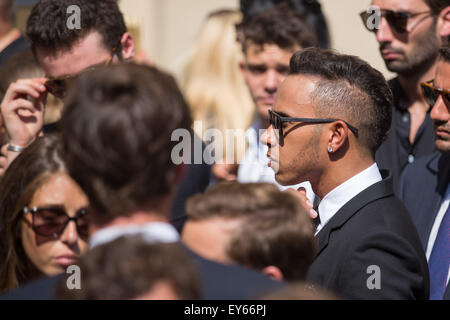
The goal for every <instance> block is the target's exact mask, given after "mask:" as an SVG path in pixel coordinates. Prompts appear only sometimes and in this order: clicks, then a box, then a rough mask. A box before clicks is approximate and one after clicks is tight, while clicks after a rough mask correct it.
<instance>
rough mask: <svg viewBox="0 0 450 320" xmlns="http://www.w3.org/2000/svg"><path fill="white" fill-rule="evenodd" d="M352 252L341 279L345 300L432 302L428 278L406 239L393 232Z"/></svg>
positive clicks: (370, 237) (367, 239) (369, 237)
mask: <svg viewBox="0 0 450 320" xmlns="http://www.w3.org/2000/svg"><path fill="white" fill-rule="evenodd" d="M348 252H349V256H348V257H347V259H346V260H345V261H346V262H345V263H344V266H343V269H342V271H341V276H340V277H339V286H340V288H341V290H340V294H341V295H342V296H343V297H344V298H349V299H390V300H391V299H408V300H412V299H428V290H429V288H428V281H429V280H428V275H427V274H424V272H423V266H422V268H421V265H420V262H419V261H420V259H419V258H418V254H417V251H416V250H415V249H414V248H413V247H412V246H411V245H410V244H409V243H408V242H407V241H405V240H404V239H403V238H401V237H399V236H397V235H396V234H393V233H390V232H380V233H374V234H368V235H367V236H365V237H364V238H363V239H361V241H359V243H358V244H356V246H355V248H354V249H353V250H349V251H348ZM378 267H379V269H378ZM377 269H378V270H379V273H378V270H377ZM377 274H378V275H377ZM378 276H379V279H380V281H379V286H377V277H378Z"/></svg>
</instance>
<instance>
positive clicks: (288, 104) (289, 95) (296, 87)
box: [273, 75, 318, 116]
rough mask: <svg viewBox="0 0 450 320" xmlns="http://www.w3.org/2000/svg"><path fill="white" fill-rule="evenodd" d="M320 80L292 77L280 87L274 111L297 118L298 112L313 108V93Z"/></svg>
mask: <svg viewBox="0 0 450 320" xmlns="http://www.w3.org/2000/svg"><path fill="white" fill-rule="evenodd" d="M317 81H318V79H317V78H316V77H310V76H304V75H290V76H288V77H287V78H286V79H285V80H284V81H283V83H282V84H281V85H280V87H279V89H278V93H277V97H276V102H275V105H274V108H273V109H274V110H275V111H277V112H283V113H286V114H288V115H289V116H295V115H296V114H297V111H298V110H300V109H302V108H304V107H305V106H311V103H312V98H311V93H312V92H313V91H314V89H315V88H316V85H317Z"/></svg>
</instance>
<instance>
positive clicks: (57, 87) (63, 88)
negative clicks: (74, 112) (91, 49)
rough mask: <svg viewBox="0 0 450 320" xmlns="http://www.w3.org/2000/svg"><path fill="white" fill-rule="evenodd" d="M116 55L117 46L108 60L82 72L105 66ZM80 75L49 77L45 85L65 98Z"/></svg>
mask: <svg viewBox="0 0 450 320" xmlns="http://www.w3.org/2000/svg"><path fill="white" fill-rule="evenodd" d="M115 55H116V48H113V49H112V50H111V57H110V58H109V59H108V60H107V61H105V62H103V63H99V64H97V65H94V66H91V67H88V68H86V69H85V70H83V71H82V72H81V73H84V72H88V71H90V70H95V69H97V68H100V67H101V66H104V67H107V66H109V65H110V64H111V63H112V61H113V59H114V56H115ZM81 73H80V74H81ZM78 76H79V74H76V75H67V76H64V77H60V78H53V79H49V80H47V81H46V82H45V83H44V86H45V88H46V89H47V91H48V92H50V93H51V94H52V95H54V96H55V97H57V98H60V99H64V98H65V96H66V93H67V89H68V88H70V86H71V85H72V84H73V82H74V81H75V80H76V79H77V77H78Z"/></svg>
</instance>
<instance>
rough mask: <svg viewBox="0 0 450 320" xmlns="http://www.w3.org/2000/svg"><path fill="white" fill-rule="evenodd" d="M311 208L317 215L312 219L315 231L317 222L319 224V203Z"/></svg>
mask: <svg viewBox="0 0 450 320" xmlns="http://www.w3.org/2000/svg"><path fill="white" fill-rule="evenodd" d="M313 209H314V210H315V211H316V212H317V217H315V218H314V219H313V223H314V226H315V227H316V229H315V230H316V231H317V227H318V226H319V224H320V216H319V204H317V205H316V206H315V207H314V208H313Z"/></svg>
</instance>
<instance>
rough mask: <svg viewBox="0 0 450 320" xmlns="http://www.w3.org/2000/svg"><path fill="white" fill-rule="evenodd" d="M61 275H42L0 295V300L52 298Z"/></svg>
mask: <svg viewBox="0 0 450 320" xmlns="http://www.w3.org/2000/svg"><path fill="white" fill-rule="evenodd" d="M60 279H61V275H57V276H52V277H44V278H41V279H38V280H36V281H33V282H31V283H29V284H27V285H24V286H23V287H20V288H18V289H15V290H12V291H9V292H7V293H5V294H4V295H1V296H0V300H52V299H53V293H54V290H55V288H56V285H57V283H58V281H59V280H60Z"/></svg>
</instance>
